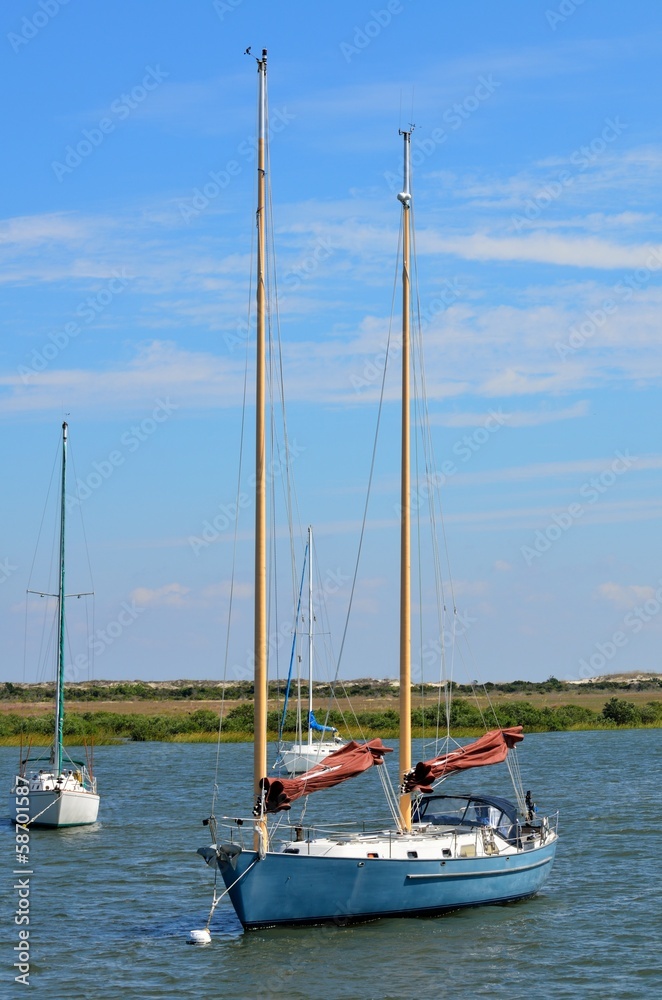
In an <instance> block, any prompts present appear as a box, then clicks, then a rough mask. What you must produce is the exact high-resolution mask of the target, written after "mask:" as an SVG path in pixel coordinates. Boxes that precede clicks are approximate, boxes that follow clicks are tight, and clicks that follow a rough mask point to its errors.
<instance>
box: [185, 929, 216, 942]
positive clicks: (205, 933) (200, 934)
mask: <svg viewBox="0 0 662 1000" xmlns="http://www.w3.org/2000/svg"><path fill="white" fill-rule="evenodd" d="M188 943H189V944H211V934H210V933H209V930H208V929H207V928H206V927H205V928H204V930H201V931H189V934H188Z"/></svg>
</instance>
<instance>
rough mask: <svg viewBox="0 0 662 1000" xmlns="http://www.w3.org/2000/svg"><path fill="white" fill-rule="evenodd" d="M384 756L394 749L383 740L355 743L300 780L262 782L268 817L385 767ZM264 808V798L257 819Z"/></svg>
mask: <svg viewBox="0 0 662 1000" xmlns="http://www.w3.org/2000/svg"><path fill="white" fill-rule="evenodd" d="M385 753H391V747H385V746H384V744H383V743H382V741H381V740H380V739H375V740H369V741H368V742H367V743H355V742H354V741H352V742H351V743H346V744H345V746H343V747H341V748H340V750H335V751H334V752H333V753H330V754H329V755H328V757H325V758H324V760H323V761H321V762H320V763H319V764H316V765H315V767H312V768H311V769H310V771H306V772H305V773H304V774H300V775H299V776H298V777H297V778H262V780H261V782H260V788H261V789H262V791H263V793H264V808H265V810H266V812H268V813H273V812H279V811H280V810H281V809H289V808H290V806H291V804H292V803H293V802H294V801H295V799H299V798H301V796H302V795H309V794H310V792H318V791H320V789H322V788H332V787H333V786H334V785H339V784H340V782H341V781H346V780H347V779H348V778H354V777H356V775H357V774H361V772H362V771H367V770H368V768H369V767H372V766H373V764H382V763H383V760H384V754H385ZM261 804H262V795H260V797H259V798H258V800H257V803H256V805H255V809H254V813H255V815H256V816H259V815H260V813H261Z"/></svg>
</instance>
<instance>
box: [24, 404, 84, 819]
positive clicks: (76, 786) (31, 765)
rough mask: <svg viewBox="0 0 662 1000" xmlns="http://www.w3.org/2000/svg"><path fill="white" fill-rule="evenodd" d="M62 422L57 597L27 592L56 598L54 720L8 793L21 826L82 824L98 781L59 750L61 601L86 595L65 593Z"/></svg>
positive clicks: (61, 720) (64, 439)
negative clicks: (48, 736) (44, 743)
mask: <svg viewBox="0 0 662 1000" xmlns="http://www.w3.org/2000/svg"><path fill="white" fill-rule="evenodd" d="M67 429H68V428H67V424H66V422H65V423H63V424H62V476H61V491H60V538H59V572H58V590H57V593H56V594H46V593H44V592H43V591H29V593H33V594H38V595H39V596H40V597H55V598H57V669H56V678H55V722H54V730H53V742H52V744H51V746H50V749H49V750H48V751H46V752H44V753H43V754H36V755H35V756H30V754H29V753H28V756H26V757H25V758H23V759H22V760H21V761H20V766H19V772H18V774H17V775H16V776H15V778H14V783H13V787H12V790H11V793H10V801H9V808H10V816H11V819H12V820H13V821H14V822H15V823H19V824H20V825H21V826H43V827H64V826H87V825H89V824H90V823H95V822H96V820H97V816H98V813H99V795H98V793H97V781H96V778H95V777H94V776H93V773H92V769H93V763H92V758H91V756H90V757H89V760H88V761H86V762H82V761H76V760H72V759H71V758H70V757H69V755H68V754H67V751H66V750H65V748H64V742H63V732H64V647H65V635H66V629H65V598H66V597H87V596H90V594H66V593H65V526H66V493H67V490H66V487H67Z"/></svg>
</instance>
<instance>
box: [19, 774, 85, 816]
mask: <svg viewBox="0 0 662 1000" xmlns="http://www.w3.org/2000/svg"><path fill="white" fill-rule="evenodd" d="M22 781H23V779H21V780H20V781H18V782H17V784H15V785H14V788H13V789H12V791H11V794H10V796H9V815H10V817H11V819H12V821H13V822H14V823H20V824H21V825H22V826H23V825H26V824H27V825H29V826H43V827H60V826H89V824H90V823H96V821H97V816H98V815H99V796H98V794H97V793H96V781H92V787H87V788H86V787H84V785H83V784H82V783H81V782H79V781H77V780H76V779H75V778H74V777H73V776H72V775H68V776H67V777H64V776H63V780H62V781H60V782H57V781H54V780H53V775H51V774H46V775H43V774H42V775H40V776H39V777H38V778H32V779H31V780H29V782H28V783H27V786H26V785H23V784H22V783H21V782H22ZM17 786H18V787H17Z"/></svg>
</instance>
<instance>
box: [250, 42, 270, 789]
mask: <svg viewBox="0 0 662 1000" xmlns="http://www.w3.org/2000/svg"><path fill="white" fill-rule="evenodd" d="M257 71H258V78H259V90H258V138H257V372H256V388H255V411H256V412H255V636H254V652H255V676H254V683H255V687H254V691H255V693H254V704H255V715H254V736H253V739H254V744H253V746H254V757H253V776H254V785H255V795H256V796H257V795H259V794H260V779H261V778H263V777H264V775H265V774H266V773H267V694H268V691H267V541H266V539H267V504H266V453H265V447H266V444H265V384H266V319H267V290H266V276H265V265H266V239H265V224H266V141H267V123H266V118H267V50H266V49H263V50H262V58H261V59H258V60H257Z"/></svg>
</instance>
